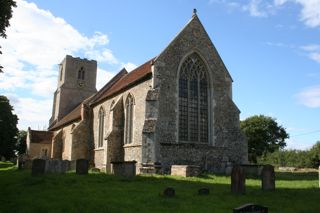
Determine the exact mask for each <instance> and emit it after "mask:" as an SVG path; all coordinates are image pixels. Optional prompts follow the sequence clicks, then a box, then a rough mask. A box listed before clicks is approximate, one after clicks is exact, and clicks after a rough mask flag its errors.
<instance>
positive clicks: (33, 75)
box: [0, 0, 320, 149]
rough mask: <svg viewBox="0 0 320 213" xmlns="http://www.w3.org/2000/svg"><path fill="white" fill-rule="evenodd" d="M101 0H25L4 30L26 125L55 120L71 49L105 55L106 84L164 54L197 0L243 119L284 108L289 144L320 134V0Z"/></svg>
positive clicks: (0, 59) (0, 77) (9, 80)
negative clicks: (62, 68)
mask: <svg viewBox="0 0 320 213" xmlns="http://www.w3.org/2000/svg"><path fill="white" fill-rule="evenodd" d="M91 2H94V3H91ZM91 2H90V3H91V4H89V2H88V1H83V0H77V1H76V0H68V1H63V0H55V1H40V0H37V1H31V0H28V1H22V0H17V3H18V8H16V9H15V10H14V13H13V18H12V20H11V27H10V28H8V29H7V35H8V39H6V40H4V39H1V40H0V44H1V46H2V52H3V55H1V56H0V64H1V65H3V66H4V67H5V73H4V74H0V94H4V95H6V96H8V97H9V98H10V101H11V103H12V105H13V106H14V108H15V112H16V113H17V115H18V117H19V118H20V120H19V128H20V129H26V128H27V127H28V126H31V127H32V128H33V129H43V128H45V127H47V125H48V120H49V118H50V116H51V110H52V97H53V92H54V90H55V89H56V84H57V75H58V67H57V64H59V63H60V62H61V61H62V59H63V58H64V57H65V55H66V54H70V55H73V56H79V57H86V58H90V59H96V60H97V61H98V80H97V88H98V89H99V88H101V86H103V85H104V84H105V83H106V82H107V81H108V80H109V79H110V78H111V77H112V76H113V75H114V74H115V73H116V72H117V71H119V70H120V69H121V68H122V67H126V68H127V69H128V70H132V69H133V68H134V67H136V66H137V65H139V64H142V63H143V62H145V61H146V60H148V59H150V58H152V57H154V56H156V55H157V54H159V53H160V52H161V51H162V50H163V49H164V48H165V47H166V45H168V44H169V42H170V41H171V40H172V39H173V38H174V36H175V35H177V33H178V32H179V31H180V30H181V29H182V28H183V26H184V25H185V24H186V23H187V22H188V20H189V19H190V18H191V15H192V10H193V8H197V10H198V16H199V18H200V20H201V21H202V24H203V25H204V27H205V29H206V30H207V32H208V34H209V36H210V38H211V40H212V42H213V43H214V45H215V46H216V48H217V50H218V52H219V53H220V56H221V57H222V59H223V61H224V63H225V65H226V67H227V68H228V70H229V72H230V74H231V76H232V77H233V80H234V83H233V99H234V102H235V103H236V104H237V105H238V107H239V109H240V110H241V119H245V118H247V117H249V116H251V115H256V114H264V115H268V116H271V117H274V118H276V119H277V121H278V122H279V123H280V124H281V125H283V126H284V127H285V128H286V129H287V131H288V132H289V134H290V136H291V137H290V139H289V140H288V141H287V144H288V148H297V149H306V148H309V147H310V146H312V145H313V144H314V143H315V142H316V141H317V140H320V125H319V118H320V39H319V38H320V0H264V1H262V0H238V1H236V0H230V1H227V0H201V1H199V0H166V1H163V0H162V1H160V0H154V1H147V0H137V1H130V0H120V1H119V0H118V1H115V0H114V1H104V0H96V1H91Z"/></svg>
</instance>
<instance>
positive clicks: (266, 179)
mask: <svg viewBox="0 0 320 213" xmlns="http://www.w3.org/2000/svg"><path fill="white" fill-rule="evenodd" d="M275 180H276V177H275V173H274V167H273V166H271V165H265V166H263V169H262V172H261V188H262V190H275V188H276V186H275V182H276V181H275Z"/></svg>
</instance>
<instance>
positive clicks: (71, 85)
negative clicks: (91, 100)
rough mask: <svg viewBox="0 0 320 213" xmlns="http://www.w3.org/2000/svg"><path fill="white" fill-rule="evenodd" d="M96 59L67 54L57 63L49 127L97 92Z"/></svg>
mask: <svg viewBox="0 0 320 213" xmlns="http://www.w3.org/2000/svg"><path fill="white" fill-rule="evenodd" d="M96 78H97V61H95V60H87V59H80V58H74V57H72V56H70V55H67V56H66V57H65V59H64V60H63V61H62V62H61V64H59V76H58V86H57V90H56V91H55V93H54V99H53V109H52V117H51V119H50V121H49V127H50V126H53V125H54V124H55V123H56V122H58V121H59V120H61V119H62V118H63V117H64V116H65V115H67V114H68V113H69V112H71V111H72V110H73V109H74V108H75V107H76V106H78V105H79V104H80V103H81V102H82V101H84V100H85V99H86V98H88V97H90V96H91V95H93V94H94V93H96V92H97V89H96Z"/></svg>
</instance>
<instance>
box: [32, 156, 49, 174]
mask: <svg viewBox="0 0 320 213" xmlns="http://www.w3.org/2000/svg"><path fill="white" fill-rule="evenodd" d="M45 168H46V161H45V160H43V159H34V160H33V161H32V169H31V174H32V175H42V174H44V171H45Z"/></svg>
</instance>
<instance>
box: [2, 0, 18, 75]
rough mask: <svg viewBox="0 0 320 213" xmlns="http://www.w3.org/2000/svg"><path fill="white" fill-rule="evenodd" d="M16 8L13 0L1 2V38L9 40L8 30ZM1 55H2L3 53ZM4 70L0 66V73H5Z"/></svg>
mask: <svg viewBox="0 0 320 213" xmlns="http://www.w3.org/2000/svg"><path fill="white" fill-rule="evenodd" d="M16 6H17V4H16V2H15V1H13V0H0V37H2V38H7V34H6V28H7V27H9V26H10V23H9V20H10V18H11V17H12V8H13V7H16ZM0 48H1V46H0ZM0 54H2V52H1V51H0ZM2 68H3V67H2V66H1V65H0V72H3V71H2Z"/></svg>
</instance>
